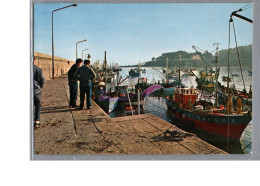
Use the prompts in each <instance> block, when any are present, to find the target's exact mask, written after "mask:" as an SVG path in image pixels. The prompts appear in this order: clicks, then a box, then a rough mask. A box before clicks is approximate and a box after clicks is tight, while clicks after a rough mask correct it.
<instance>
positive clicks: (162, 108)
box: [110, 67, 252, 154]
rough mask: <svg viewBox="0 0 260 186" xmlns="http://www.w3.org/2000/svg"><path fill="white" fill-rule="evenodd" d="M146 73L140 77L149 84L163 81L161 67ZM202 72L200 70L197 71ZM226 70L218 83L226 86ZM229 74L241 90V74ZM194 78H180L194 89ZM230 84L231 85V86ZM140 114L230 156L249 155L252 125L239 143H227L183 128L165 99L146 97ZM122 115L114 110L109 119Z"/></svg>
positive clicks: (124, 73)
mask: <svg viewBox="0 0 260 186" xmlns="http://www.w3.org/2000/svg"><path fill="white" fill-rule="evenodd" d="M130 69H131V68H128V67H127V68H122V71H121V72H120V75H121V76H122V78H123V79H124V78H125V77H127V76H128V71H129V70H130ZM145 69H146V73H144V74H142V75H141V76H142V77H145V78H147V81H148V83H151V82H152V81H156V82H157V83H158V81H160V82H162V79H164V80H165V75H164V74H163V73H162V69H163V68H162V67H157V70H155V69H154V68H152V67H146V68H145ZM197 70H198V71H199V70H202V68H198V69H197ZM244 70H245V71H244V72H243V77H244V81H245V86H246V89H247V91H249V88H250V85H251V82H252V76H249V75H248V70H250V69H249V68H245V69H244ZM227 73H228V72H227V68H221V70H220V77H219V81H220V83H221V84H222V85H226V82H223V81H222V76H227ZM230 73H232V74H237V75H238V76H234V77H232V78H231V79H232V82H234V83H235V86H236V88H237V89H238V90H243V88H244V85H243V81H242V78H241V72H240V69H239V68H238V67H233V68H231V70H230ZM195 79H196V77H195V76H188V77H183V78H182V83H183V84H184V85H186V86H188V87H191V86H193V87H196V86H197V83H196V81H195ZM137 80H138V78H131V77H130V78H129V79H127V80H126V81H125V82H124V83H123V85H135V84H136V83H137ZM232 82H231V84H232ZM141 113H151V114H153V115H155V116H157V117H159V118H161V119H163V120H166V121H168V122H170V123H173V124H174V125H176V126H177V127H179V128H182V129H184V130H186V131H188V132H192V133H194V134H196V135H197V136H198V137H199V138H201V139H202V140H204V141H207V142H208V143H210V144H212V145H214V146H216V147H218V148H221V149H222V150H224V151H227V152H229V153H232V154H241V153H246V154H249V153H251V149H252V144H251V141H252V124H249V125H248V126H247V127H246V129H245V130H244V133H243V134H242V136H241V139H240V141H229V140H228V139H226V138H225V139H224V138H219V137H216V136H212V135H210V134H208V133H205V132H203V131H201V130H198V129H193V130H192V131H189V130H190V129H187V128H185V125H183V124H182V123H179V122H178V120H177V119H176V118H175V117H174V115H173V113H172V112H170V111H168V109H167V106H166V103H165V98H164V97H153V96H148V97H147V98H146V99H145V102H144V108H143V109H142V110H141ZM123 115H124V113H123V111H122V109H118V110H115V111H114V112H112V113H111V114H110V117H119V116H123Z"/></svg>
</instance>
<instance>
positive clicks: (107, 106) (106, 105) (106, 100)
mask: <svg viewBox="0 0 260 186" xmlns="http://www.w3.org/2000/svg"><path fill="white" fill-rule="evenodd" d="M118 99H119V98H118V97H100V98H99V99H97V100H95V101H96V102H97V104H98V105H99V106H100V107H101V108H102V109H103V110H104V111H105V112H106V113H108V114H109V113H111V112H113V111H114V110H115V109H116V107H117V104H118Z"/></svg>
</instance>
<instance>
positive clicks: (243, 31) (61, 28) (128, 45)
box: [34, 3, 253, 65]
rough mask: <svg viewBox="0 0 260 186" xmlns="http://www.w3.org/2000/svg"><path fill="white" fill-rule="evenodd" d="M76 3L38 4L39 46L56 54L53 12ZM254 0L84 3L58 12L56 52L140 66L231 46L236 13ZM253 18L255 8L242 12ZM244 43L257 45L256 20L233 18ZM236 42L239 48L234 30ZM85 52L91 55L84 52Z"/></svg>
mask: <svg viewBox="0 0 260 186" xmlns="http://www.w3.org/2000/svg"><path fill="white" fill-rule="evenodd" d="M68 5H70V4H62V3H53V4H51V3H47V4H41V3H36V4H35V5H34V51H35V52H40V53H44V54H49V55H51V54H52V52H51V51H52V37H51V33H52V32H51V31H52V27H51V25H52V24H51V20H52V11H53V10H55V9H58V8H62V7H64V6H68ZM247 5H250V4H248V3H219V4H216V3H151V4H149V3H145V4H144V3H142V4H141V3H136V4H102V3H101V4H95V3H92V4H90V3H79V4H78V6H77V7H70V8H66V9H63V10H60V11H56V12H55V13H54V50H55V56H58V57H62V58H66V59H71V60H75V59H76V43H77V42H78V41H82V40H84V39H86V40H87V42H82V43H79V44H78V57H82V50H84V49H89V50H88V51H85V52H84V54H87V53H90V55H91V61H96V60H100V61H101V62H103V60H104V52H105V51H107V61H108V63H119V65H134V64H138V62H139V61H140V62H141V63H142V62H145V61H150V60H151V58H152V57H158V56H160V55H161V54H162V53H167V52H176V51H179V50H183V51H187V52H195V51H194V49H192V46H193V45H194V46H197V47H199V48H201V49H203V50H208V51H213V50H214V49H215V46H213V43H220V45H219V49H220V50H221V49H227V48H228V30H229V18H230V14H231V13H232V12H233V11H235V10H238V9H239V8H242V7H245V6H247ZM239 14H240V15H243V16H245V17H248V18H250V19H252V17H253V8H249V9H246V10H245V11H242V12H240V13H239ZM233 19H234V23H235V29H236V34H237V41H238V45H239V46H245V45H249V44H252V37H253V36H252V35H253V34H252V33H253V25H252V24H251V23H248V22H246V21H244V20H241V19H239V18H236V17H233ZM231 31H232V32H231V36H232V37H231V47H235V42H234V34H233V30H232V29H231ZM84 57H85V55H84Z"/></svg>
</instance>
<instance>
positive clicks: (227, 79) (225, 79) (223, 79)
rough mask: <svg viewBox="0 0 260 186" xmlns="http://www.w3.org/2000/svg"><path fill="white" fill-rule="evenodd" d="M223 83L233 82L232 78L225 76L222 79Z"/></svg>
mask: <svg viewBox="0 0 260 186" xmlns="http://www.w3.org/2000/svg"><path fill="white" fill-rule="evenodd" d="M222 81H226V82H227V81H229V82H231V78H230V77H227V76H223V77H222Z"/></svg>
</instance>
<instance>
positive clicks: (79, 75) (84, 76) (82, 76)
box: [33, 58, 96, 129]
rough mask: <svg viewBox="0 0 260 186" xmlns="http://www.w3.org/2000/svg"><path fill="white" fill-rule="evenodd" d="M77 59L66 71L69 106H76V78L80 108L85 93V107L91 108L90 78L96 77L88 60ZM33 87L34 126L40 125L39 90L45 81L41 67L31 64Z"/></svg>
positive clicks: (82, 104)
mask: <svg viewBox="0 0 260 186" xmlns="http://www.w3.org/2000/svg"><path fill="white" fill-rule="evenodd" d="M82 63H83V60H82V59H77V60H76V63H75V64H74V65H72V66H71V68H70V70H69V71H68V84H69V90H70V102H69V106H70V107H72V108H77V107H78V106H77V105H76V102H77V97H78V80H79V81H80V106H79V109H80V110H82V109H83V107H84V100H85V95H86V97H87V98H86V105H87V109H92V106H91V94H92V80H93V79H94V78H95V77H96V74H95V72H94V70H93V69H92V68H91V67H90V60H84V65H82ZM33 83H34V85H33V89H34V107H35V109H34V128H35V129H36V128H39V127H41V124H40V113H41V104H42V101H41V92H42V88H43V85H44V83H45V78H44V76H43V74H42V69H41V68H39V67H37V66H36V65H35V58H34V65H33Z"/></svg>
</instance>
